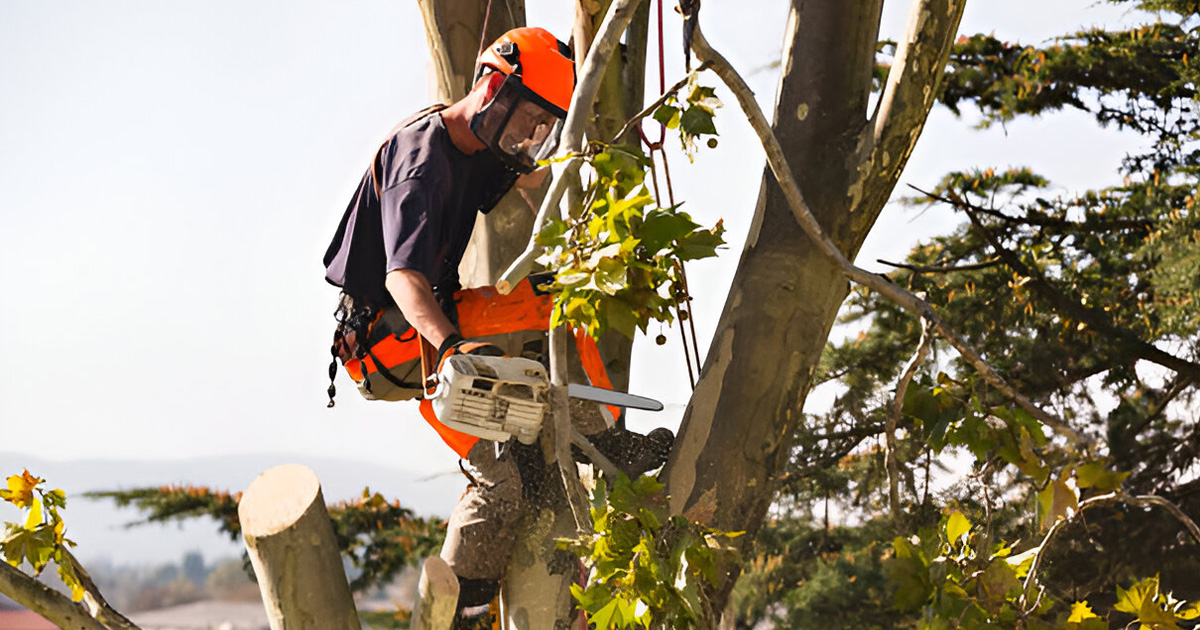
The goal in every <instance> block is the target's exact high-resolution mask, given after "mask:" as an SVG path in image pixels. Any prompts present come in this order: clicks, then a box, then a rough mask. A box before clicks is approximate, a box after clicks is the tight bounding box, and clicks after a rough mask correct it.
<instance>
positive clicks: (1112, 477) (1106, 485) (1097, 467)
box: [1075, 462, 1130, 492]
mask: <svg viewBox="0 0 1200 630" xmlns="http://www.w3.org/2000/svg"><path fill="white" fill-rule="evenodd" d="M1129 475H1130V473H1128V472H1117V471H1113V470H1108V469H1107V468H1105V466H1104V464H1103V463H1102V462H1088V463H1086V464H1083V465H1082V466H1080V467H1079V468H1076V469H1075V483H1076V484H1078V485H1079V487H1080V488H1095V489H1096V490H1097V491H1099V492H1112V491H1113V490H1116V489H1117V488H1120V487H1121V484H1122V483H1124V482H1125V479H1126V478H1127V477H1129Z"/></svg>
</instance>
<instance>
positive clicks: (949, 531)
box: [946, 512, 971, 544]
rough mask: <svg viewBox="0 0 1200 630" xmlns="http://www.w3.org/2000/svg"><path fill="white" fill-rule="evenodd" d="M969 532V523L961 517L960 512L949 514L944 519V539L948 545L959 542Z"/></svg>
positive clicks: (964, 517)
mask: <svg viewBox="0 0 1200 630" xmlns="http://www.w3.org/2000/svg"><path fill="white" fill-rule="evenodd" d="M970 531H971V521H969V520H967V517H966V516H963V513H962V512H951V513H950V516H949V517H948V518H947V519H946V538H947V540H949V541H950V544H954V543H956V542H958V541H959V539H961V538H962V537H963V536H965V535H966V534H967V533H968V532H970Z"/></svg>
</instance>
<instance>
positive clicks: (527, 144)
mask: <svg viewBox="0 0 1200 630" xmlns="http://www.w3.org/2000/svg"><path fill="white" fill-rule="evenodd" d="M565 117H566V112H564V111H563V110H562V108H560V107H557V106H555V105H554V104H553V103H550V102H549V101H547V100H546V99H544V98H542V97H540V96H538V95H537V94H536V93H534V92H533V91H532V90H530V89H529V88H527V87H525V85H524V84H523V83H522V82H521V77H520V76H518V75H515V74H510V75H508V76H507V77H506V78H505V79H504V82H503V83H501V84H500V89H499V90H497V91H496V96H495V97H494V98H493V99H492V101H491V102H490V103H488V104H487V106H486V107H484V108H483V109H482V110H481V111H480V112H479V113H477V114H475V116H474V117H472V119H471V131H473V132H475V136H476V137H478V138H479V140H480V141H482V142H483V143H484V144H486V145H487V146H488V148H489V149H491V150H492V152H493V153H495V154H496V155H497V156H499V157H500V159H501V160H502V161H503V162H504V163H505V164H506V165H507V166H508V167H509V168H512V169H513V170H515V171H517V172H520V173H528V172H530V171H532V170H533V169H534V168H535V167H536V163H537V161H538V160H543V159H546V158H548V157H550V155H551V154H553V153H554V149H555V147H556V146H557V144H558V134H559V131H560V130H561V129H562V120H563V118H565Z"/></svg>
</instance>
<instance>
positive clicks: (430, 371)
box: [418, 335, 440, 398]
mask: <svg viewBox="0 0 1200 630" xmlns="http://www.w3.org/2000/svg"><path fill="white" fill-rule="evenodd" d="M418 338H419V339H420V345H421V387H422V388H423V389H424V390H425V397H426V398H430V397H432V396H433V393H434V392H435V391H437V367H438V366H437V361H438V359H439V358H440V357H438V356H437V348H434V347H433V344H432V343H429V340H428V339H426V338H425V336H424V335H418Z"/></svg>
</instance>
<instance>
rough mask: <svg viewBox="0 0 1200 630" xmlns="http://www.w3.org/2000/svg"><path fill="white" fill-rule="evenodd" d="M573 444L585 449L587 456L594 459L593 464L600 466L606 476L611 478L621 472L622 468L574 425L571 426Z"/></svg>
mask: <svg viewBox="0 0 1200 630" xmlns="http://www.w3.org/2000/svg"><path fill="white" fill-rule="evenodd" d="M571 444H574V445H575V446H576V447H578V448H579V450H581V451H583V454H584V455H587V458H588V459H590V460H592V464H593V465H594V466H596V468H599V469H600V472H602V473H604V476H605V477H607V478H609V479H616V478H617V473H618V472H620V470H619V469H618V468H617V465H616V464H614V463H612V460H610V459H609V458H607V457H605V456H604V453H601V452H600V449H597V448H596V445H595V444H592V441H591V440H589V439H587V436H585V435H584V434H582V433H580V432H579V429H576V428H575V427H573V426H572V427H571Z"/></svg>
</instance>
